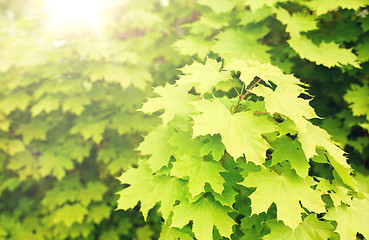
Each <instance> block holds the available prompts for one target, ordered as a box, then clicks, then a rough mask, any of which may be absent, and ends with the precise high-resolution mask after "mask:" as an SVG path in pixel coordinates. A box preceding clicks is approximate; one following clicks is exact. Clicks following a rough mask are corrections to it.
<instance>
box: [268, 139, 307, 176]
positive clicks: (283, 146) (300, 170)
mask: <svg viewBox="0 0 369 240" xmlns="http://www.w3.org/2000/svg"><path fill="white" fill-rule="evenodd" d="M270 144H271V145H272V147H274V148H275V151H274V152H273V153H272V159H273V160H272V165H276V164H277V163H280V162H283V161H285V160H288V161H289V163H290V164H291V168H293V169H294V170H295V171H296V173H297V174H298V175H299V176H300V177H302V178H305V177H307V176H308V172H309V168H310V165H309V163H308V160H307V159H306V156H305V154H304V151H303V150H302V147H301V143H299V142H298V141H297V140H296V139H295V140H292V139H291V138H289V137H287V136H282V137H280V138H277V139H276V140H275V141H273V142H271V143H270Z"/></svg>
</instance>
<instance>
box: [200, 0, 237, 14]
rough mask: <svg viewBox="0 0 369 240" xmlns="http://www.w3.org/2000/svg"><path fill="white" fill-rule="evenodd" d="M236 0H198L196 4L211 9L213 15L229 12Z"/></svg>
mask: <svg viewBox="0 0 369 240" xmlns="http://www.w3.org/2000/svg"><path fill="white" fill-rule="evenodd" d="M237 2H238V0H199V1H198V3H199V4H201V5H205V6H208V7H210V8H211V10H213V11H214V12H215V13H222V12H229V11H230V10H232V9H233V8H234V7H235V6H236V4H237Z"/></svg>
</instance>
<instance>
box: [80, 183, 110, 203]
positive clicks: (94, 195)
mask: <svg viewBox="0 0 369 240" xmlns="http://www.w3.org/2000/svg"><path fill="white" fill-rule="evenodd" d="M107 190H108V189H107V187H106V186H105V185H104V184H103V183H101V182H97V181H95V182H93V181H89V182H88V183H87V187H86V188H83V189H81V190H80V191H79V195H78V198H79V200H80V202H81V203H82V205H84V206H86V207H87V206H88V205H89V204H90V203H91V202H92V201H96V202H100V201H102V199H103V196H104V193H105V192H106V191H107Z"/></svg>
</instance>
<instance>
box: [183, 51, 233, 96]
mask: <svg viewBox="0 0 369 240" xmlns="http://www.w3.org/2000/svg"><path fill="white" fill-rule="evenodd" d="M221 66H222V63H221V62H219V63H218V62H217V61H216V60H214V59H210V58H208V59H207V61H206V63H205V64H201V63H199V62H195V61H194V62H193V63H192V64H191V65H186V66H184V67H183V68H181V71H182V72H183V73H185V74H186V75H185V76H181V78H180V79H179V80H178V81H177V84H178V85H185V86H187V85H189V86H191V87H195V89H196V91H197V92H198V93H200V94H201V95H203V94H204V93H206V92H209V91H211V90H213V88H214V87H215V86H216V85H217V84H218V83H219V82H222V81H227V80H228V79H230V78H231V74H230V72H228V71H219V69H220V68H221Z"/></svg>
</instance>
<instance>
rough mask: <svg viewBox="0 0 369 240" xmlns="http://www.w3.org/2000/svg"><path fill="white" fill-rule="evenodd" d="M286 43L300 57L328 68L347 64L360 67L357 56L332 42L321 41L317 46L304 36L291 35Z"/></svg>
mask: <svg viewBox="0 0 369 240" xmlns="http://www.w3.org/2000/svg"><path fill="white" fill-rule="evenodd" d="M288 43H289V44H290V46H291V47H292V48H293V49H294V50H295V51H296V52H297V53H298V54H299V55H300V57H301V58H306V59H307V60H309V61H311V62H316V63H317V64H322V65H323V66H326V67H329V68H330V67H334V66H341V65H348V64H350V65H352V66H354V67H356V68H360V65H359V64H358V63H357V56H356V55H355V54H353V53H352V52H351V49H346V48H340V47H339V45H338V44H336V43H334V42H330V43H325V42H322V43H321V44H320V45H319V46H317V45H315V44H314V43H313V42H312V41H311V40H310V39H308V38H306V37H300V38H294V37H293V38H291V39H290V40H289V41H288ZM337 56H339V57H337Z"/></svg>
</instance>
